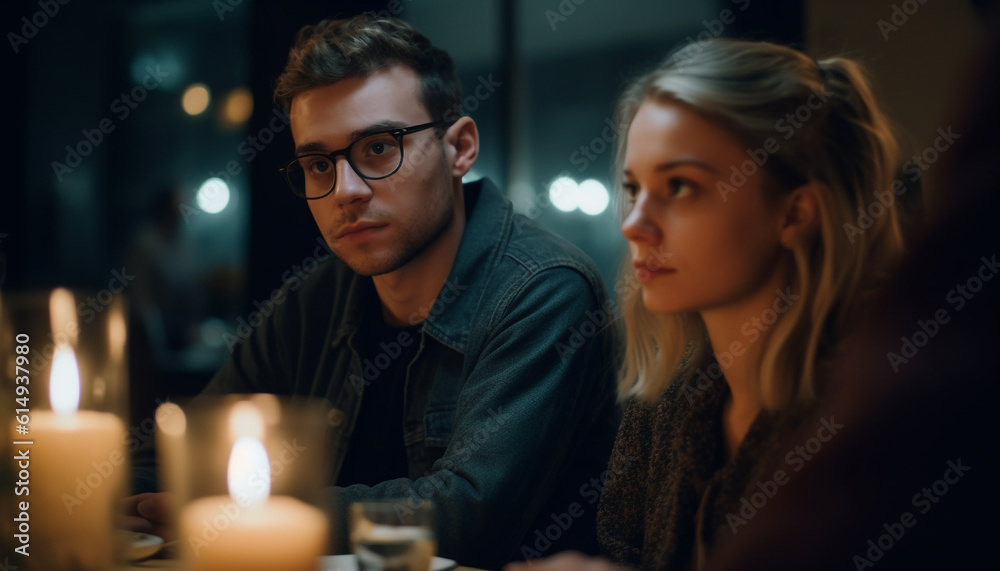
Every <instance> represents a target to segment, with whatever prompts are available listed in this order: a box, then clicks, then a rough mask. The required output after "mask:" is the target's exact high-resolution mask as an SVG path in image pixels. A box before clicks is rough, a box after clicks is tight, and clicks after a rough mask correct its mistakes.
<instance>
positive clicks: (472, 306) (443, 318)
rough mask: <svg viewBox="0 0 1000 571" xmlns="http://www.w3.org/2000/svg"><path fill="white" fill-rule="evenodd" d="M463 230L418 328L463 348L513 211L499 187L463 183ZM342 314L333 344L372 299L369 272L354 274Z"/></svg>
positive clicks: (374, 295)
mask: <svg viewBox="0 0 1000 571" xmlns="http://www.w3.org/2000/svg"><path fill="white" fill-rule="evenodd" d="M462 190H463V192H464V193H465V231H464V232H463V234H462V240H461V241H460V242H459V245H458V252H457V253H456V254H455V263H454V264H453V265H452V268H451V272H450V273H449V275H448V279H447V280H445V285H444V287H443V288H441V291H440V292H438V295H437V298H436V299H435V300H434V303H433V305H432V306H431V310H430V316H429V317H428V318H427V320H425V321H424V327H423V329H424V331H426V332H427V333H428V334H429V335H430V336H431V337H433V338H435V339H436V340H438V341H439V342H441V343H443V344H444V345H446V346H448V347H451V348H452V349H454V350H456V351H459V352H460V353H464V352H465V350H466V346H467V344H468V340H469V329H470V327H471V324H472V322H473V321H474V317H475V316H476V314H477V313H478V311H479V302H480V300H481V299H482V297H483V295H484V294H485V293H486V291H487V285H488V283H487V282H488V280H489V277H490V274H491V271H490V270H491V268H493V266H495V265H496V264H497V263H498V262H499V258H500V256H501V255H502V253H503V251H504V247H505V246H506V243H507V239H508V236H509V235H510V227H511V224H512V223H513V218H514V210H513V206H512V205H511V203H510V202H509V201H508V200H507V199H506V198H504V196H503V195H502V194H501V193H500V190H499V189H498V188H497V187H496V185H494V184H493V183H492V182H490V181H489V180H487V179H485V178H484V179H480V180H477V181H475V182H471V183H467V184H465V185H463V189H462ZM346 298H347V300H348V302H347V307H349V308H351V310H350V311H349V312H348V313H347V315H346V316H345V318H344V319H343V321H342V322H341V325H340V327H339V328H338V329H337V332H336V334H335V335H334V339H333V343H334V345H339V343H340V342H341V341H342V340H343V339H344V337H346V336H348V335H350V334H351V333H353V332H354V331H356V330H357V328H358V325H359V324H360V321H361V319H364V318H365V317H366V315H367V314H368V312H370V309H369V308H371V307H373V306H374V305H375V304H376V303H377V292H376V291H375V284H374V282H373V281H372V279H371V278H369V277H364V276H359V275H357V274H355V275H354V279H352V280H351V281H350V285H349V287H348V291H347V294H346Z"/></svg>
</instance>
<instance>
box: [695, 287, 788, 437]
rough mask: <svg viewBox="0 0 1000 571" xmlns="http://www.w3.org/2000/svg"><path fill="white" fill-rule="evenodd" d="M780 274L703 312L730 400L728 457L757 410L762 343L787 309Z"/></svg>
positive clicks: (726, 411)
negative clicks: (758, 286) (740, 296)
mask: <svg viewBox="0 0 1000 571" xmlns="http://www.w3.org/2000/svg"><path fill="white" fill-rule="evenodd" d="M783 282H784V280H783V278H782V276H781V275H780V274H776V275H775V276H774V277H773V278H772V279H771V280H769V281H768V282H767V283H765V284H764V285H763V286H762V287H760V288H759V289H758V290H757V292H755V293H754V294H752V295H750V296H747V297H745V298H743V299H741V300H739V301H737V302H734V303H730V304H727V305H725V306H721V307H716V308H712V309H709V310H703V311H702V312H701V317H702V320H703V321H704V322H705V328H706V330H707V331H708V337H709V340H710V342H711V344H712V352H713V353H715V358H716V360H717V361H718V363H719V367H721V368H722V373H723V376H724V377H725V379H726V384H727V385H729V393H730V397H729V399H727V400H726V403H725V406H724V407H723V411H722V421H723V432H724V434H725V437H726V449H727V452H728V455H729V456H730V457H731V456H732V455H733V454H734V453H735V451H736V449H737V448H739V445H740V443H741V442H743V439H744V437H745V436H746V434H747V432H749V430H750V426H751V425H752V424H753V422H754V419H756V418H757V414H758V413H759V412H760V409H761V400H760V388H759V387H760V380H759V379H758V367H757V366H756V364H757V363H758V362H759V361H758V358H759V357H760V354H761V351H762V349H763V343H762V340H763V339H764V337H765V335H766V333H768V332H769V330H770V328H771V327H773V326H774V324H775V323H776V321H777V319H778V318H779V317H780V313H783V312H784V311H786V310H787V309H788V306H787V304H786V303H785V301H784V298H783V297H782V296H781V295H780V294H779V292H780V291H782V290H781V288H780V286H781V284H782V283H783Z"/></svg>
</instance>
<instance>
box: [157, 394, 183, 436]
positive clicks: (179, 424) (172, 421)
mask: <svg viewBox="0 0 1000 571" xmlns="http://www.w3.org/2000/svg"><path fill="white" fill-rule="evenodd" d="M156 425H157V426H159V427H160V430H162V431H163V433H164V434H167V435H169V436H184V431H185V430H187V417H186V416H184V411H183V410H181V407H179V406H177V405H176V404H174V403H172V402H165V403H163V404H161V405H160V406H158V407H156Z"/></svg>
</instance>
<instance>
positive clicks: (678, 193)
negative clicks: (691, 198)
mask: <svg viewBox="0 0 1000 571" xmlns="http://www.w3.org/2000/svg"><path fill="white" fill-rule="evenodd" d="M667 187H668V188H669V189H670V194H671V195H672V196H673V197H674V198H681V197H684V196H687V195H689V194H691V193H692V192H693V191H694V188H693V186H692V185H691V183H690V182H688V181H686V180H684V179H682V178H672V179H670V182H668V183H667Z"/></svg>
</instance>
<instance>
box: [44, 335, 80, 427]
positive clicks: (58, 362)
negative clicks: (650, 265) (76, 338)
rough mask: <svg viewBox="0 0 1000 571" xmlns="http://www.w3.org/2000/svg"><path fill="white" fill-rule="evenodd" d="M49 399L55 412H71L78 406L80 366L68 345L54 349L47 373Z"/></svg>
mask: <svg viewBox="0 0 1000 571" xmlns="http://www.w3.org/2000/svg"><path fill="white" fill-rule="evenodd" d="M49 400H50V401H51V402H52V410H54V411H56V412H57V413H63V414H65V413H71V412H74V411H75V410H76V409H77V407H79V406H80V368H79V367H78V366H77V364H76V355H74V354H73V349H72V348H70V347H69V346H68V345H63V346H62V347H59V348H58V349H56V352H55V355H53V356H52V371H51V372H50V373H49Z"/></svg>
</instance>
